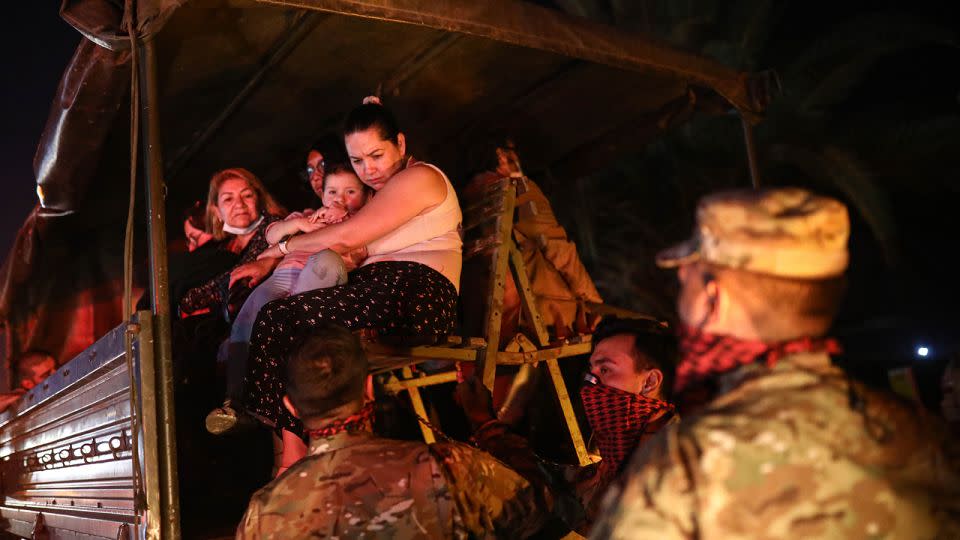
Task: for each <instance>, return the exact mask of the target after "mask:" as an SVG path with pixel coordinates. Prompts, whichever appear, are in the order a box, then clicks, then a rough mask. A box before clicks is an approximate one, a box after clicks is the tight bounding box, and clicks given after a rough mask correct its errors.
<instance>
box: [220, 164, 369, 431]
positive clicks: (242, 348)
mask: <svg viewBox="0 0 960 540" xmlns="http://www.w3.org/2000/svg"><path fill="white" fill-rule="evenodd" d="M315 153H316V152H315V151H311V154H315ZM343 158H344V159H343V160H342V161H339V162H336V161H328V160H325V159H322V158H321V160H320V163H322V164H323V165H320V163H318V164H317V165H318V166H319V167H318V168H319V170H320V174H319V176H320V181H319V182H318V183H314V182H312V181H311V185H312V186H313V187H314V189H317V190H319V191H320V193H318V195H319V196H320V199H321V201H322V202H323V206H321V207H320V208H318V209H317V210H313V209H307V210H304V211H303V212H293V213H291V214H290V215H289V216H287V217H286V218H285V219H284V220H283V221H276V222H274V223H271V224H270V225H268V226H267V229H266V239H267V241H268V242H269V243H271V244H276V243H279V244H280V245H281V246H283V245H284V244H285V243H286V240H287V239H288V238H289V237H290V236H292V235H293V234H299V233H301V232H311V231H315V230H317V229H321V228H323V227H326V226H328V225H333V224H334V223H339V222H341V221H344V220H346V219H349V218H350V216H352V215H354V214H356V213H357V212H358V211H359V210H360V209H361V208H363V205H365V204H366V203H367V199H368V197H369V195H370V192H372V191H373V190H371V189H370V188H368V187H367V186H366V185H365V184H364V183H363V182H361V181H360V178H358V177H357V175H356V174H355V173H354V172H353V169H352V168H350V164H349V163H347V161H346V159H345V158H346V154H345V153H344V156H343ZM365 257H366V249H364V248H361V249H358V250H354V251H352V252H350V253H348V254H344V255H340V254H339V253H337V252H335V251H332V250H329V249H326V250H323V251H321V252H319V253H314V254H310V253H308V252H305V251H298V252H293V253H288V254H286V255H285V256H284V257H283V259H282V260H281V262H280V264H279V265H278V266H277V268H276V269H275V270H274V271H273V274H272V275H271V276H270V277H269V278H267V279H266V280H265V281H264V282H263V283H261V284H260V285H258V286H257V287H256V289H254V291H253V292H252V293H250V296H248V297H247V299H246V301H245V302H244V303H243V307H242V308H240V311H239V313H237V316H236V318H235V319H234V321H233V326H232V328H231V330H230V338H229V339H228V340H227V343H226V346H225V347H223V348H221V351H222V352H224V353H225V354H224V355H223V356H224V358H223V360H224V362H225V363H226V374H227V390H226V401H224V404H223V406H222V407H218V408H216V409H214V410H213V411H212V412H211V413H210V414H208V415H207V420H206V426H207V430H208V431H210V432H211V433H215V434H216V433H222V432H224V431H225V430H228V429H230V428H231V427H232V426H233V425H234V424H235V423H236V422H237V421H238V420H239V416H238V414H237V412H236V411H235V410H234V409H233V402H234V401H239V400H240V398H241V394H242V392H243V376H244V375H245V374H246V367H247V358H248V356H249V348H250V332H252V331H253V323H254V322H255V321H256V318H257V313H259V312H260V309H261V308H263V306H264V305H266V304H267V302H270V301H271V300H276V299H278V298H286V297H287V296H289V295H291V294H300V293H302V292H307V291H312V290H314V289H325V288H327V287H335V286H337V285H343V284H344V283H346V282H347V272H349V271H352V270H355V269H356V268H357V266H358V265H359V264H360V263H361V262H362V261H363V259H364V258H365Z"/></svg>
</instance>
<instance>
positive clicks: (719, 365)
mask: <svg viewBox="0 0 960 540" xmlns="http://www.w3.org/2000/svg"><path fill="white" fill-rule="evenodd" d="M680 352H681V358H680V362H679V364H677V375H676V380H675V382H674V385H673V391H674V394H676V395H680V394H684V395H685V396H684V399H683V404H684V405H685V406H687V405H691V404H702V403H701V402H704V401H707V400H709V397H705V398H703V399H698V398H695V397H693V395H694V394H699V393H703V392H700V390H702V389H703V388H704V387H705V386H708V385H709V383H710V382H711V381H712V380H713V379H714V378H715V377H716V376H717V375H721V374H723V373H727V372H729V371H733V370H734V369H736V368H738V367H740V366H744V365H747V364H753V363H758V362H762V363H764V364H765V365H767V366H768V367H773V366H774V365H776V363H777V361H778V360H780V359H781V358H783V357H784V356H789V355H791V354H800V353H810V352H826V353H828V354H839V353H840V352H841V348H840V344H839V343H838V342H837V341H836V340H834V339H831V338H809V337H805V338H800V339H795V340H791V341H784V342H781V343H774V344H769V343H764V342H762V341H753V340H747V339H740V338H736V337H732V336H721V335H717V334H711V333H708V332H703V331H701V330H697V329H694V328H690V327H684V328H682V329H681V331H680ZM684 410H685V411H686V410H687V409H686V407H685V408H684Z"/></svg>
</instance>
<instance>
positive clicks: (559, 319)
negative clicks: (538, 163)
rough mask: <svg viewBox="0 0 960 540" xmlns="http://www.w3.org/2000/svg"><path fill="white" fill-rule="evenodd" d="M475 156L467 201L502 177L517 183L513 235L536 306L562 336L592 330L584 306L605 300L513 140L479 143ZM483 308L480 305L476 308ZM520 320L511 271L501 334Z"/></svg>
mask: <svg viewBox="0 0 960 540" xmlns="http://www.w3.org/2000/svg"><path fill="white" fill-rule="evenodd" d="M474 153H475V154H476V155H475V156H474V157H473V158H472V159H473V161H475V162H476V163H474V165H473V167H474V168H475V170H479V171H481V172H479V173H477V174H475V175H474V177H473V178H472V179H471V180H470V182H469V183H468V184H467V186H466V187H465V188H464V190H463V198H464V200H465V201H467V203H466V204H467V205H468V206H469V205H470V204H473V203H474V202H475V201H476V200H477V199H478V198H480V197H482V194H483V192H484V191H485V188H486V187H487V186H489V185H491V184H493V183H496V182H498V181H500V180H501V179H503V178H515V179H516V182H517V220H516V222H515V223H514V226H513V236H514V239H515V240H516V243H517V248H518V249H519V250H520V253H521V254H522V256H523V262H524V265H525V266H526V268H527V273H528V274H529V277H530V287H531V289H532V290H533V294H534V296H535V297H536V304H537V310H538V311H539V313H540V316H541V317H542V318H543V323H544V325H546V326H548V327H553V329H554V332H555V335H556V336H558V337H562V336H566V335H569V333H570V332H571V330H577V331H578V332H585V331H589V330H590V326H592V325H593V324H594V323H595V322H596V319H593V320H591V321H589V323H588V322H587V320H586V319H587V313H586V312H585V309H584V308H585V307H586V304H601V303H603V299H602V298H601V297H600V293H599V292H598V291H597V288H596V286H595V285H594V284H593V280H592V279H591V278H590V275H589V274H588V273H587V270H586V268H584V266H583V263H582V262H581V261H580V257H579V255H578V254H577V246H576V244H574V243H573V242H571V241H569V240H568V239H567V232H566V230H565V229H564V228H563V226H562V225H560V223H559V222H558V221H557V218H556V216H555V215H554V213H553V209H552V207H551V206H550V201H549V200H548V199H547V197H546V195H545V194H544V193H543V191H541V190H540V187H539V186H538V185H537V184H536V183H535V182H534V181H533V180H531V179H530V178H528V177H526V176H525V175H524V174H523V170H522V168H521V166H520V158H519V156H518V155H517V150H516V146H515V145H514V143H513V141H512V140H510V139H509V138H506V137H498V138H494V139H491V140H490V141H488V142H487V143H485V144H482V145H478V146H477V148H476V149H475V150H474ZM477 311H478V312H482V311H483V310H482V309H478V310H477ZM519 320H520V296H519V294H518V292H517V287H516V284H515V283H514V282H513V276H512V274H510V273H508V274H507V283H505V292H504V307H503V319H502V321H503V322H502V331H501V334H500V335H501V336H502V338H503V339H504V340H509V339H510V338H512V337H513V336H514V334H516V329H517V326H518V325H519V322H520V321H519Z"/></svg>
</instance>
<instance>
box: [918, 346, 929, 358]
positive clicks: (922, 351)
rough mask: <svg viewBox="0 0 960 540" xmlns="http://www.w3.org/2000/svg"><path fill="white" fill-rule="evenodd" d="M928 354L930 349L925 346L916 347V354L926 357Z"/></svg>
mask: <svg viewBox="0 0 960 540" xmlns="http://www.w3.org/2000/svg"><path fill="white" fill-rule="evenodd" d="M928 354H930V349H928V348H927V347H922V346H921V347H917V356H919V357H921V358H926V357H927V355H928Z"/></svg>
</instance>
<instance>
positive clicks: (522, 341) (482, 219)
mask: <svg viewBox="0 0 960 540" xmlns="http://www.w3.org/2000/svg"><path fill="white" fill-rule="evenodd" d="M522 181H523V178H522V177H517V178H502V179H500V180H499V181H497V182H494V183H491V184H489V185H487V186H485V187H484V188H483V190H482V192H481V193H479V194H478V196H476V197H474V199H475V200H472V201H469V204H468V206H467V207H466V209H465V211H464V236H465V239H466V240H465V243H464V261H465V264H468V263H469V262H470V261H471V260H472V259H474V258H475V257H480V256H489V269H488V270H489V275H488V277H487V286H486V298H485V301H484V311H485V314H484V318H483V320H482V329H481V331H482V333H483V336H482V337H466V338H464V337H459V336H451V337H448V338H446V341H445V342H443V343H438V344H413V343H410V342H409V341H407V342H405V343H404V342H388V341H386V340H383V339H373V338H372V337H371V336H372V335H371V334H366V339H364V340H363V341H364V347H365V348H366V350H367V354H368V355H369V357H370V360H371V365H372V366H373V372H374V373H385V372H391V375H390V376H389V377H388V378H387V381H386V383H385V388H386V390H387V391H389V392H393V393H399V392H402V391H406V392H407V393H408V395H409V396H410V401H411V403H412V405H413V408H414V412H415V413H416V414H417V415H418V416H419V417H420V418H421V419H426V418H427V411H426V408H425V407H424V404H423V399H422V397H421V396H420V388H423V387H426V386H432V385H435V384H443V383H449V382H453V381H456V379H457V372H456V370H447V371H441V372H435V373H429V374H428V373H427V372H426V371H421V370H418V373H417V374H415V373H414V370H413V369H412V366H414V365H416V364H421V363H423V362H428V361H432V362H437V361H440V362H449V363H451V364H456V363H460V362H475V363H476V373H478V374H479V376H480V377H481V379H482V381H483V384H484V385H485V386H486V387H487V388H489V389H491V390H492V389H493V381H494V377H495V376H496V370H497V366H504V365H525V364H530V365H536V364H538V363H540V362H545V363H546V365H547V371H548V372H549V374H550V379H551V382H552V384H553V388H554V391H555V393H556V396H557V399H558V401H559V402H560V408H561V410H562V412H563V417H564V420H565V422H566V424H567V429H568V431H569V433H570V438H571V442H572V443H573V447H574V450H575V451H576V455H577V460H578V461H579V462H580V464H581V465H586V464H588V463H590V462H591V459H590V457H589V455H588V453H587V449H586V445H585V444H584V441H583V436H582V434H581V431H580V426H579V424H578V422H577V418H576V415H575V413H574V409H573V405H572V403H571V401H570V395H569V393H568V392H567V388H566V384H565V383H564V381H563V377H562V375H561V373H560V365H559V362H558V361H559V360H560V359H561V358H568V357H572V356H577V355H582V354H585V353H588V352H590V348H591V341H590V337H591V336H589V335H581V336H575V337H572V338H568V339H563V340H555V341H553V342H551V341H550V336H549V334H548V332H547V329H546V326H545V325H544V323H543V318H542V317H541V316H540V313H539V311H538V309H537V304H536V299H535V297H534V294H533V290H532V288H531V286H530V276H529V274H528V273H527V269H526V265H525V264H524V262H523V256H522V255H521V253H520V251H519V249H518V248H517V246H516V244H515V243H514V240H513V224H514V213H515V211H516V207H517V183H518V182H522ZM507 272H512V274H513V278H514V282H515V283H516V286H517V291H518V293H519V295H520V303H521V308H522V310H523V316H524V319H525V320H526V321H527V323H529V326H530V328H531V330H530V333H531V334H533V341H531V339H530V338H528V337H527V336H526V335H525V334H523V333H518V334H516V335H514V336H513V337H512V338H511V339H510V340H509V341H507V344H506V345H505V346H503V347H502V348H501V347H500V346H499V345H500V343H501V342H502V340H501V323H502V319H503V307H504V291H505V287H506V283H507ZM466 294H476V291H473V290H469V291H466V290H465V291H462V292H461V297H463V296H464V295H466ZM421 429H422V431H423V437H424V440H426V441H427V442H433V441H434V440H435V435H434V433H433V430H432V429H431V427H430V426H429V425H427V424H425V423H424V422H422V421H421Z"/></svg>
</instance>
